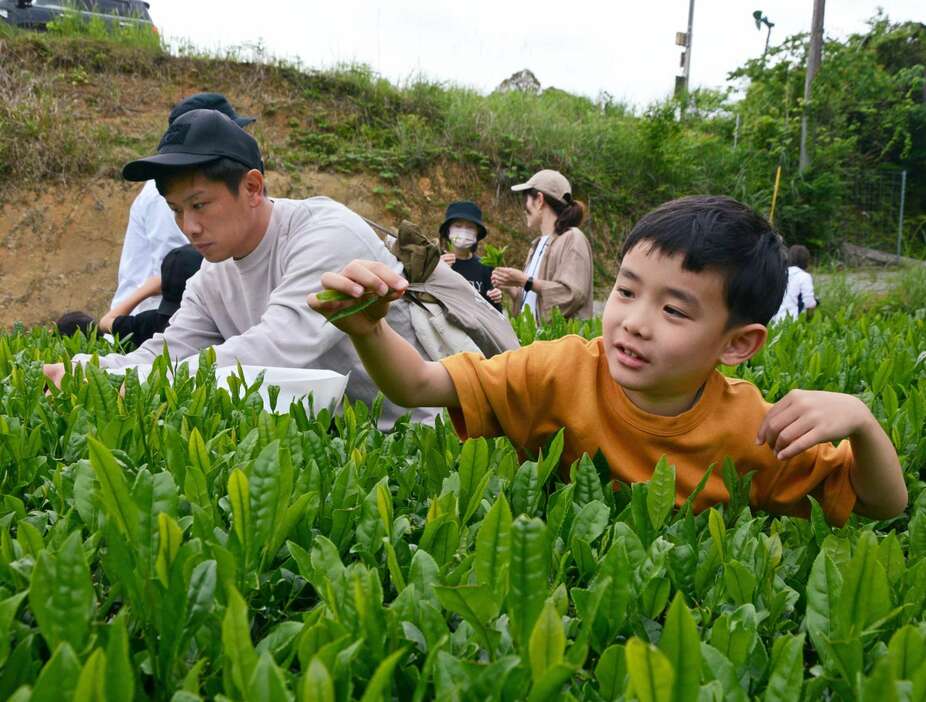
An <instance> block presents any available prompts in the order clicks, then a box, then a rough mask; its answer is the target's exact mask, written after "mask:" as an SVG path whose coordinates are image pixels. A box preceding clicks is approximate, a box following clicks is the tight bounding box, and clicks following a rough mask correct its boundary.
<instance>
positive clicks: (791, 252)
mask: <svg viewBox="0 0 926 702" xmlns="http://www.w3.org/2000/svg"><path fill="white" fill-rule="evenodd" d="M788 264H789V265H792V266H797V267H798V268H802V269H804V270H805V271H806V270H807V269H808V268H809V267H810V251H809V250H808V249H807V247H806V246H802V245H801V244H795V245H794V246H792V247H791V248H790V249H788Z"/></svg>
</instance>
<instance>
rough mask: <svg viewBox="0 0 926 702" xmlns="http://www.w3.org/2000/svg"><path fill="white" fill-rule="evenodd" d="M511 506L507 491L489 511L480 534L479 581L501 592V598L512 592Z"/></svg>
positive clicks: (478, 544)
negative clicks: (509, 573) (509, 577)
mask: <svg viewBox="0 0 926 702" xmlns="http://www.w3.org/2000/svg"><path fill="white" fill-rule="evenodd" d="M511 523H512V520H511V509H510V508H509V507H508V500H506V499H505V495H504V494H500V495H499V496H498V499H497V500H495V503H494V504H493V505H492V507H491V509H489V511H488V512H487V513H486V516H485V518H484V519H483V520H482V524H481V525H480V527H479V533H478V534H477V535H476V559H475V560H474V561H473V566H474V568H475V570H476V582H478V583H479V584H480V585H484V586H486V587H488V588H489V589H490V590H492V591H493V592H496V593H498V597H499V599H500V600H502V599H504V597H505V594H506V593H507V592H508V571H509V566H510V563H511Z"/></svg>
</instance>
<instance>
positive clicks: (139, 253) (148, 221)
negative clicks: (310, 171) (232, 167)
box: [101, 93, 255, 321]
mask: <svg viewBox="0 0 926 702" xmlns="http://www.w3.org/2000/svg"><path fill="white" fill-rule="evenodd" d="M199 109H205V110H217V111H218V112H221V113H222V114H224V115H228V116H229V117H230V118H231V119H232V120H234V122H235V123H236V124H238V125H239V126H241V127H246V126H248V125H249V124H252V123H253V122H254V121H255V119H254V118H253V117H242V116H240V115H239V114H238V113H237V112H235V108H233V107H232V106H231V103H229V102H228V99H227V98H226V97H225V96H224V95H220V94H219V93H197V94H195V95H191V96H190V97H188V98H185V99H183V100H181V101H180V102H178V103H177V104H176V105H174V107H173V109H172V110H171V111H170V115H169V116H168V118H167V122H168V125H170V124H172V123H173V122H174V120H176V119H177V118H178V117H180V116H181V115H183V114H185V113H187V112H189V111H190V110H199ZM186 243H187V238H186V236H184V234H183V232H181V231H180V229H179V228H178V227H177V223H176V222H175V221H174V213H173V212H171V210H170V208H169V207H168V206H167V203H166V202H164V198H162V197H161V195H160V194H159V193H158V191H157V188H155V186H154V181H153V180H152V181H148V182H147V183H145V185H144V187H143V188H142V189H141V192H140V193H139V194H138V197H136V198H135V201H134V202H133V203H132V207H131V209H130V210H129V223H128V226H127V227H126V230H125V240H124V242H123V245H122V256H121V257H120V259H119V275H118V284H117V287H116V293H115V295H113V299H112V302H111V303H110V308H112V309H116V308H123V307H124V306H125V304H126V303H127V302H128V301H130V300H133V299H134V300H136V301H138V304H137V306H135V307H134V310H133V311H134V312H136V313H138V312H143V311H146V310H156V309H158V305H159V304H160V302H161V300H160V294H161V293H160V291H159V290H154V289H153V288H152V285H151V282H150V281H151V279H152V278H156V277H158V276H159V274H160V271H161V261H163V259H164V257H165V255H166V254H167V252H168V251H171V250H173V249H175V248H177V247H178V246H183V245H185V244H186ZM152 291H153V292H152ZM143 292H152V294H151V295H149V296H144V297H141V298H140V297H139V296H140V295H141V294H142V293H143ZM129 309H130V310H132V308H129ZM101 321H102V320H101Z"/></svg>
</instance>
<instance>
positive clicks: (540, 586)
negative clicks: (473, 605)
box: [508, 515, 550, 652]
mask: <svg viewBox="0 0 926 702" xmlns="http://www.w3.org/2000/svg"><path fill="white" fill-rule="evenodd" d="M547 539H548V537H547V528H546V525H545V524H544V523H543V522H542V521H540V520H539V519H536V518H534V519H528V518H527V517H525V516H524V515H521V516H520V517H518V518H517V519H516V520H515V521H514V523H513V524H512V525H511V571H510V586H511V589H510V590H509V592H508V615H509V617H510V618H511V633H512V637H513V638H514V640H515V642H516V643H517V644H518V645H519V646H520V648H521V650H522V651H524V652H526V650H527V647H528V642H529V641H530V635H531V632H532V631H533V629H534V623H535V622H536V621H537V617H538V616H539V615H540V611H541V610H542V609H543V606H544V601H545V600H546V598H547V592H548V586H547V575H548V560H549V557H550V556H549V543H548V540H547Z"/></svg>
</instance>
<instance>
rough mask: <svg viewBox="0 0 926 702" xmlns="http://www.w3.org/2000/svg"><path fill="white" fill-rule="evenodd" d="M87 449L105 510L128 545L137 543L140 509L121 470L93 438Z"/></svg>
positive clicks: (107, 451) (90, 437)
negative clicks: (133, 499)
mask: <svg viewBox="0 0 926 702" xmlns="http://www.w3.org/2000/svg"><path fill="white" fill-rule="evenodd" d="M87 446H88V448H89V449H90V465H92V466H93V470H94V472H95V473H96V479H97V480H98V481H99V484H100V493H99V494H100V500H101V502H102V503H103V508H104V510H105V511H106V514H107V516H108V517H109V518H110V519H112V520H113V521H114V522H115V524H116V526H117V527H118V528H119V531H120V532H122V534H123V536H125V538H126V539H128V541H129V543H134V542H135V540H136V539H137V531H138V508H137V507H136V505H135V503H134V502H133V501H132V498H131V495H130V494H129V486H128V483H127V482H126V480H125V475H124V474H123V472H122V468H121V466H120V465H119V464H118V463H117V462H116V459H115V458H113V455H112V453H111V452H110V450H109V449H108V448H106V447H105V446H104V445H103V444H101V443H100V442H99V441H97V440H96V439H94V438H93V437H92V436H88V437H87Z"/></svg>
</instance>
